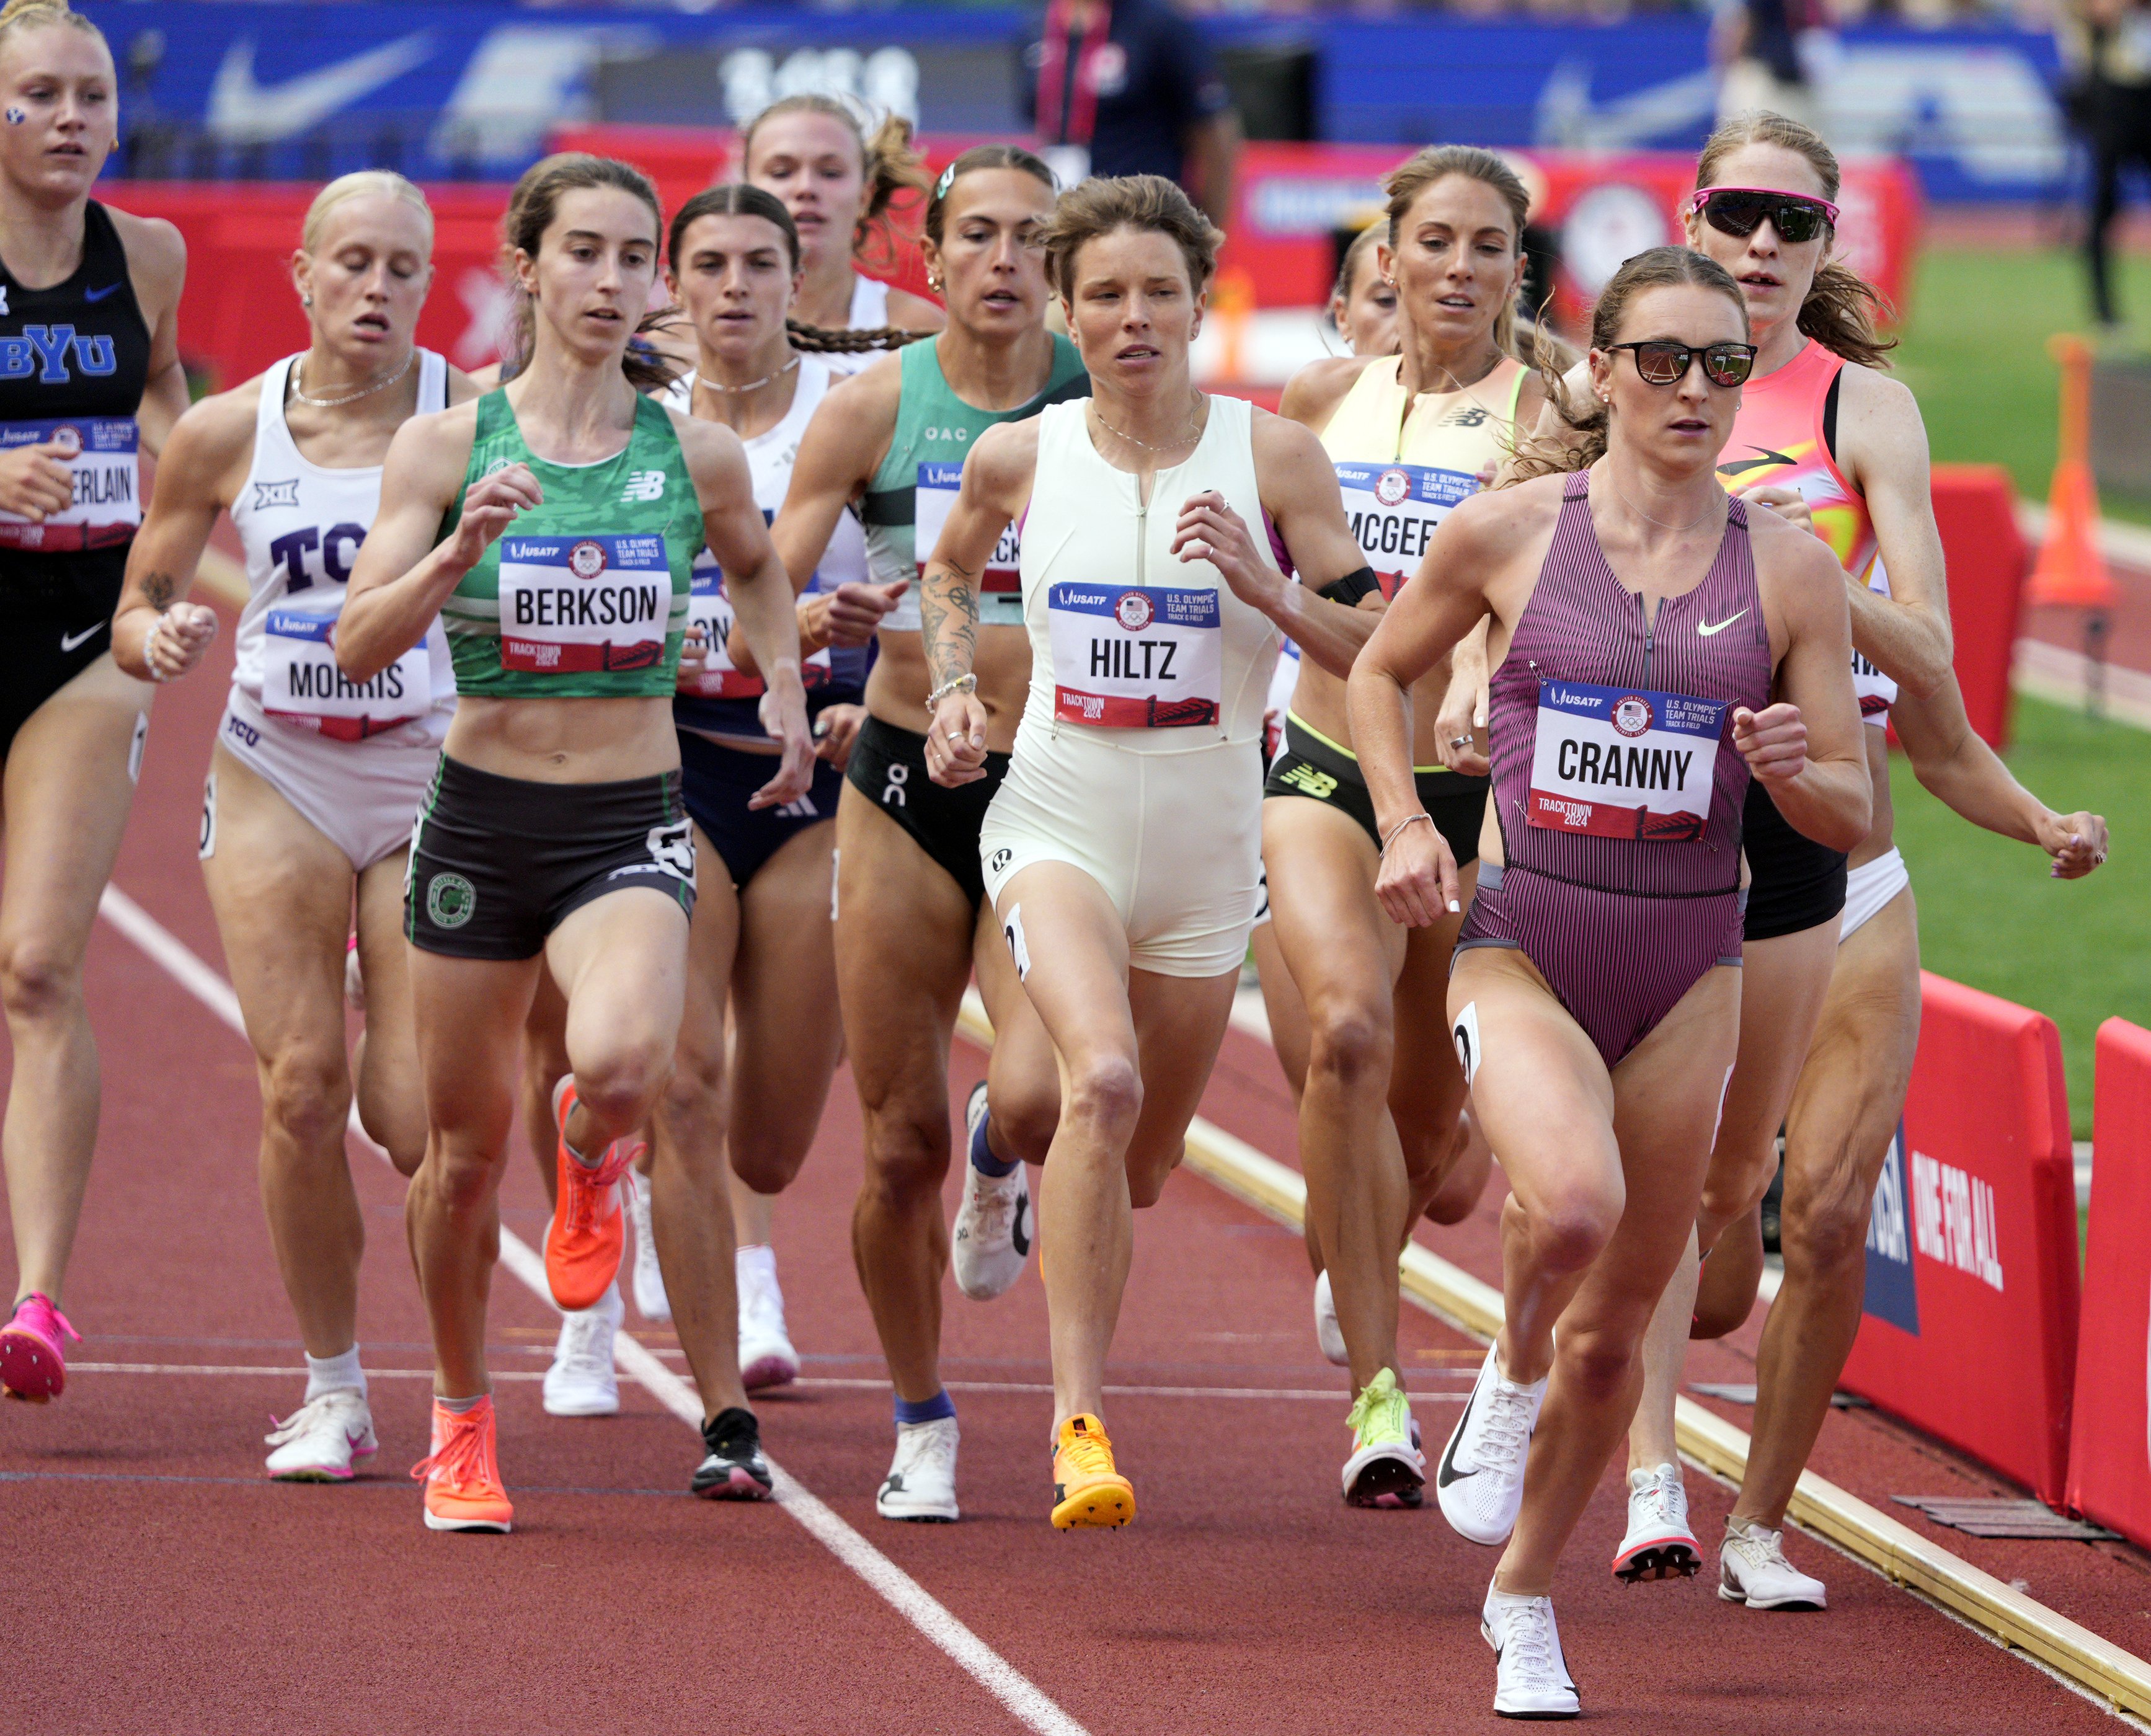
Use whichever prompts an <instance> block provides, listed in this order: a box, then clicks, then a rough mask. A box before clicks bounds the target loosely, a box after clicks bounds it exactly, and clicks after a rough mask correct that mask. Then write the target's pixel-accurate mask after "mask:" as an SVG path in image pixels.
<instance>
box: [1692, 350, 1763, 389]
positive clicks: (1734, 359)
mask: <svg viewBox="0 0 2151 1736" xmlns="http://www.w3.org/2000/svg"><path fill="white" fill-rule="evenodd" d="M1754 367H1755V357H1754V352H1752V351H1750V350H1749V348H1748V347H1746V346H1745V345H1744V344H1713V345H1712V346H1711V347H1709V348H1708V349H1707V350H1705V351H1704V352H1703V372H1705V373H1707V374H1708V375H1709V376H1710V378H1711V382H1712V383H1713V384H1714V385H1718V386H1739V385H1742V384H1744V383H1745V382H1746V380H1747V378H1748V376H1749V373H1751V372H1753V371H1754Z"/></svg>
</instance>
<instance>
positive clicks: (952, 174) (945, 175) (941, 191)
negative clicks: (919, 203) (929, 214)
mask: <svg viewBox="0 0 2151 1736" xmlns="http://www.w3.org/2000/svg"><path fill="white" fill-rule="evenodd" d="M955 184H956V165H955V164H954V163H951V164H949V166H948V167H947V168H946V169H944V170H942V171H941V179H940V180H938V181H936V182H934V198H935V199H936V200H943V199H946V198H947V197H948V196H949V188H951V187H953V186H954V185H955Z"/></svg>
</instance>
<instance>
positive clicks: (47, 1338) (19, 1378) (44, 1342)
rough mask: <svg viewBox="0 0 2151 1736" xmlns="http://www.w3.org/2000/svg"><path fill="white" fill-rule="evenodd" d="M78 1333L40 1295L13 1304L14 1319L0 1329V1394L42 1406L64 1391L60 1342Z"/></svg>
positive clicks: (64, 1370) (34, 1293)
mask: <svg viewBox="0 0 2151 1736" xmlns="http://www.w3.org/2000/svg"><path fill="white" fill-rule="evenodd" d="M61 1339H73V1340H74V1341H75V1343H77V1344H80V1343H81V1342H82V1334H80V1333H78V1332H77V1331H76V1330H75V1329H74V1328H73V1327H72V1326H70V1325H68V1322H67V1316H66V1315H65V1314H63V1313H61V1312H60V1311H59V1310H58V1308H54V1307H53V1304H52V1300H51V1298H49V1297H47V1296H46V1295H44V1294H43V1293H41V1292H39V1291H37V1290H33V1291H32V1292H31V1293H29V1294H28V1295H27V1296H25V1297H24V1298H23V1299H22V1300H21V1301H20V1302H18V1303H16V1304H15V1318H13V1319H12V1320H10V1321H9V1322H8V1324H6V1325H5V1326H0V1393H5V1394H7V1395H8V1397H9V1398H11V1399H24V1400H26V1401H27V1402H28V1403H30V1404H43V1403H45V1402H46V1401H47V1400H48V1399H57V1398H58V1397H59V1395H60V1394H62V1393H63V1392H65V1391H66V1390H67V1358H66V1357H65V1356H63V1354H61V1353H60V1340H61Z"/></svg>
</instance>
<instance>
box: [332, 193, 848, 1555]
mask: <svg viewBox="0 0 2151 1736" xmlns="http://www.w3.org/2000/svg"><path fill="white" fill-rule="evenodd" d="M661 227H662V224H661V219H660V213H659V210H658V205H657V198H656V195H655V193H654V192H652V191H651V190H650V185H649V183H648V182H647V181H645V180H644V179H643V178H642V176H641V175H640V174H639V173H638V172H637V171H635V170H633V169H630V168H629V167H628V166H627V165H626V164H621V163H615V162H611V161H609V160H607V159H603V158H597V157H568V158H564V159H556V160H555V161H554V164H552V166H551V167H550V168H549V170H548V172H547V173H546V174H545V175H544V176H542V177H540V179H539V181H538V182H537V184H536V185H534V186H533V187H532V188H530V189H529V192H528V197H527V199H526V200H525V201H524V205H522V206H521V208H520V209H519V212H518V215H517V231H516V233H515V234H514V235H513V236H512V237H511V239H513V240H514V242H515V245H516V249H517V256H516V266H517V273H518V276H519V280H520V282H521V284H522V286H523V288H524V291H525V292H526V293H527V295H528V296H529V309H530V317H531V319H532V321H533V324H532V329H531V334H530V342H529V343H528V344H527V345H526V346H524V352H525V353H527V354H528V355H529V358H530V360H529V366H528V367H525V368H524V371H523V372H521V373H519V374H518V375H517V377H515V379H514V381H513V382H511V383H509V385H508V386H506V387H502V388H500V389H499V390H498V391H495V392H488V394H487V395H486V396H485V397H482V398H479V399H478V400H477V401H476V402H475V403H473V404H471V405H467V406H458V407H456V408H454V409H452V410H448V411H444V412H442V413H441V414H440V415H438V416H429V417H420V418H416V419H415V420H414V421H412V423H411V424H410V425H409V426H408V427H407V428H404V429H403V430H402V432H400V433H398V434H397V437H396V438H395V440H394V442H393V443H392V444H391V446H390V448H389V453H388V464H387V473H386V475H385V476H384V478H383V481H382V499H383V501H384V502H385V503H386V504H385V506H384V509H383V511H382V515H381V518H380V519H379V520H378V521H377V524H376V525H375V528H374V530H373V532H372V534H371V535H370V536H369V537H368V538H367V541H366V544H365V546H364V547H363V548H362V549H361V550H360V552H359V559H358V563H357V572H356V573H355V574H354V576H353V578H352V585H351V592H350V596H349V599H348V600H347V602H346V604H345V606H344V613H343V620H342V627H341V629H340V630H339V632H338V635H337V661H338V663H339V664H340V665H341V666H342V669H343V671H344V672H345V674H346V675H347V676H350V677H351V678H352V680H354V681H367V680H371V679H372V677H373V676H377V675H378V674H379V673H380V672H381V671H383V670H385V669H386V668H387V667H388V666H390V665H391V664H392V663H393V662H394V661H395V660H396V659H397V657H399V656H401V655H402V654H403V652H404V651H405V650H407V649H408V648H409V647H410V646H411V645H413V644H415V643H416V642H417V641H418V638H419V637H420V635H422V634H423V632H424V630H426V627H427V626H428V624H429V623H430V622H431V621H432V620H433V616H434V615H435V614H437V613H438V614H440V615H442V617H443V624H444V625H445V626H446V628H447V630H448V642H449V645H450V648H451V650H453V653H454V655H455V665H456V683H457V687H458V691H459V692H460V694H461V698H460V700H459V701H458V706H457V709H456V716H455V721H454V722H453V725H451V726H450V728H449V731H448V740H447V742H446V744H445V747H444V749H443V756H442V759H441V762H440V767H439V769H438V772H436V774H435V777H434V779H433V785H432V787H431V788H430V789H429V790H428V793H427V796H426V798H425V804H424V806H423V808H422V809H421V810H420V815H419V821H418V828H417V831H416V832H415V833H414V834H413V837H412V848H411V871H410V878H409V882H408V889H407V912H406V916H405V923H406V929H405V932H406V934H407V936H408V938H409V939H410V940H411V941H412V945H413V947H414V949H415V951H414V954H413V957H412V967H411V975H412V992H413V995H414V998H415V1001H416V1005H417V1015H418V1053H419V1060H420V1066H421V1070H422V1072H423V1077H424V1081H425V1088H426V1103H427V1116H428V1136H427V1146H426V1158H425V1161H424V1162H423V1163H422V1164H421V1165H420V1167H419V1170H418V1175H417V1177H415V1178H414V1179H413V1181H412V1187H411V1193H410V1205H409V1213H408V1215H409V1217H410V1229H411V1243H412V1256H413V1258H414V1261H415V1263H416V1264H417V1266H418V1275H419V1287H420V1288H421V1290H422V1291H423V1293H424V1295H425V1298H426V1305H427V1312H428V1315H429V1316H430V1318H431V1320H432V1324H433V1342H434V1351H435V1359H436V1372H435V1402H434V1407H433V1452H432V1454H431V1455H429V1456H428V1458H427V1459H426V1460H424V1461H423V1462H422V1464H421V1465H419V1466H418V1469H417V1470H416V1471H415V1472H414V1475H419V1476H421V1477H423V1480H424V1482H425V1490H426V1495H425V1518H426V1523H427V1525H428V1526H429V1527H431V1528H433V1529H434V1530H482V1531H505V1530H507V1529H508V1528H509V1523H510V1521H511V1518H512V1509H511V1507H510V1506H509V1501H508V1496H507V1493H506V1491H505V1490H504V1488H503V1487H502V1485H501V1480H500V1475H499V1470H498V1468H497V1466H498V1459H497V1454H496V1450H495V1445H494V1428H493V1407H492V1401H491V1399H490V1397H489V1395H488V1389H489V1387H490V1384H491V1382H490V1378H489V1376H488V1374H487V1372H486V1363H485V1346H484V1332H485V1304H486V1290H487V1288H488V1280H489V1279H490V1277H491V1274H492V1267H493V1259H494V1258H495V1244H496V1239H497V1238H496V1237H495V1234H494V1231H493V1223H494V1218H493V1212H494V1196H495V1193H496V1192H497V1190H498V1188H499V1182H500V1173H501V1170H502V1167H503V1166H504V1163H505V1162H506V1157H507V1151H506V1147H507V1141H508V1131H509V1120H510V1116H511V1111H512V1109H513V1104H514V1079H515V1076H516V1070H517V1050H518V1046H519V1041H520V1039H521V1035H522V1031H523V1025H524V1014H525V1012H526V1010H528V1008H529V1003H530V997H531V993H532V990H533V989H534V985H535V983H536V980H537V979H538V977H539V974H540V972H541V970H546V969H549V971H550V973H551V974H552V975H553V977H554V979H555V980H556V981H557V982H558V983H559V986H560V988H561V990H562V992H563V994H564V996H565V998H566V1000H567V1047H568V1054H569V1060H570V1061H571V1062H572V1064H573V1069H574V1070H573V1072H572V1073H571V1074H570V1075H569V1076H568V1077H567V1078H565V1079H564V1080H562V1081H561V1082H560V1086H559V1088H558V1090H557V1091H556V1092H555V1096H554V1118H555V1121H556V1122H557V1124H558V1125H559V1128H560V1134H561V1138H560V1148H559V1204H558V1205H557V1206H556V1207H555V1208H554V1213H553V1219H552V1223H551V1227H549V1230H548V1232H547V1234H546V1237H545V1269H546V1277H547V1279H548V1281H549V1284H550V1286H551V1288H552V1291H553V1294H554V1299H555V1300H557V1301H558V1302H559V1303H561V1304H562V1305H563V1306H564V1307H581V1306H587V1305H588V1304H589V1303H591V1302H593V1301H595V1299H596V1298H597V1297H598V1296H599V1295H600V1294H601V1293H603V1292H604V1290H605V1288H606V1286H607V1285H608V1284H610V1283H611V1281H612V1278H613V1274H614V1273H615V1270H616V1269H617V1268H618V1265H619V1262H620V1243H621V1239H622V1232H621V1224H620V1211H619V1207H618V1201H617V1198H616V1190H615V1184H616V1183H617V1182H618V1181H619V1178H620V1174H621V1172H623V1171H624V1170H625V1168H626V1167H627V1166H628V1164H629V1163H630V1162H632V1160H633V1158H634V1157H635V1155H637V1148H636V1146H635V1145H634V1144H632V1143H630V1141H631V1139H632V1136H633V1135H634V1134H635V1131H636V1130H637V1129H639V1128H640V1126H642V1125H643V1123H644V1122H645V1121H646V1120H647V1119H648V1117H649V1115H650V1111H651V1110H652V1109H653V1108H654V1107H655V1101H656V1099H657V1096H658V1095H659V1093H660V1091H661V1090H662V1088H663V1086H664V1084H665V1081H666V1077H667V1076H669V1074H670V1073H671V1068H672V1064H673V1054H674V1050H675V1047H676V1041H677V1039H678V1035H679V1029H680V1020H681V1003H682V998H683V995H684V990H685V979H686V952H687V936H688V915H689V913H690V912H691V909H692V908H693V904H694V896H695V885H694V873H695V856H694V838H693V833H692V831H691V825H690V822H688V820H687V819H686V817H685V815H684V813H683V812H682V811H681V795H680V773H679V769H678V768H679V741H678V736H677V735H676V733H675V731H674V730H673V727H672V718H671V695H672V691H673V685H674V678H675V671H676V667H677V666H678V662H679V658H680V650H681V630H682V628H683V626H684V625H685V622H686V615H687V610H688V595H689V588H690V582H691V581H690V574H691V566H692V564H693V561H694V557H695V555H696V553H697V552H698V551H699V550H700V549H701V548H702V546H703V545H704V544H705V543H707V544H708V545H709V547H710V548H711V550H712V551H713V552H714V553H715V554H716V556H717V559H718V560H719V561H720V562H721V564H723V566H724V568H725V569H726V572H727V573H730V574H735V575H736V580H735V582H734V584H733V585H732V587H731V597H732V601H733V604H734V605H735V607H736V608H737V609H738V610H739V611H740V613H741V615H742V616H743V618H744V619H745V620H746V623H747V632H748V635H749V636H750V637H751V638H752V639H753V640H755V641H756V643H757V649H758V650H759V651H760V652H761V654H762V655H761V660H762V667H763V668H764V669H765V670H766V671H768V672H769V674H770V677H771V692H770V694H769V696H767V698H766V699H765V701H763V706H764V716H766V717H767V719H768V720H769V721H770V722H771V725H772V729H773V730H774V731H775V732H776V733H777V735H779V736H781V738H782V741H783V742H784V753H783V757H782V760H781V761H779V762H777V766H776V767H775V768H774V775H773V776H772V777H771V779H770V781H769V782H768V783H767V785H766V786H765V787H763V788H762V790H761V791H760V792H758V793H757V795H756V797H754V798H753V799H754V800H755V801H757V802H761V803H762V804H764V805H781V804H782V803H783V802H787V801H794V800H797V798H798V797H799V796H801V795H802V794H803V793H804V792H805V790H806V788H807V782H808V775H809V766H810V763H811V757H812V745H811V742H810V741H809V738H808V736H807V717H806V701H805V696H804V694H803V692H802V690H801V686H800V681H799V674H798V666H797V635H796V633H795V631H794V629H793V616H792V610H791V607H790V601H791V599H790V592H789V588H788V586H787V584H786V581H785V579H784V574H783V569H782V565H781V564H780V563H779V562H778V561H777V558H776V554H775V552H774V551H773V550H772V549H771V548H770V547H769V545H768V537H767V531H766V530H765V529H764V528H763V525H762V514H761V513H760V511H759V510H757V508H756V506H755V504H754V499H753V489H752V482H751V478H750V477H749V473H748V469H747V461H746V457H745V454H744V453H742V452H741V449H740V447H739V443H738V439H737V437H736V436H735V435H733V434H732V433H730V432H729V431H728V430H724V429H720V428H714V427H712V426H711V424H709V423H703V422H697V421H693V420H691V419H689V418H686V417H683V416H681V415H679V414H677V413H676V412H673V411H670V410H667V409H666V408H664V407H662V406H660V405H659V404H657V403H655V402H652V401H650V400H649V399H647V398H645V397H642V396H640V393H639V392H637V390H636V387H637V385H638V384H639V383H640V382H639V380H638V379H637V377H636V374H637V372H639V371H640V366H641V364H640V363H639V362H637V361H636V360H635V358H634V357H630V355H629V352H628V344H627V341H628V338H629V337H630V334H631V333H632V332H633V330H634V328H635V321H636V319H637V318H638V316H640V311H641V310H642V308H643V307H644V306H645V303H646V301H647V300H648V296H649V291H650V282H651V281H652V280H653V279H654V277H655V275H656V271H657V265H658V237H659V235H660V230H661ZM444 526H448V527H452V528H450V529H448V533H447V534H446V536H445V539H442V540H439V541H438V545H437V544H436V539H437V538H441V536H442V531H443V527H444ZM428 551H430V552H428ZM675 1156H676V1154H671V1153H666V1152H660V1157H659V1162H660V1169H662V1168H663V1167H666V1166H667V1165H668V1164H670V1163H671V1162H673V1161H674V1159H675ZM683 1179H684V1178H683ZM692 1185H693V1184H692V1182H691V1181H689V1182H686V1186H685V1187H683V1188H682V1190H681V1191H682V1192H688V1191H689V1190H691V1187H692ZM659 1192H660V1197H664V1196H666V1195H668V1194H669V1193H670V1192H671V1189H670V1188H669V1187H665V1186H662V1185H660V1188H659ZM696 1278H697V1279H698V1281H699V1280H703V1279H705V1278H706V1273H701V1272H697V1273H696ZM714 1327H715V1323H714V1322H713V1321H711V1320H710V1319H708V1318H699V1317H698V1315H697V1313H696V1312H694V1311H689V1312H687V1313H683V1315H682V1317H681V1328H682V1330H681V1345H682V1348H683V1349H685V1350H686V1353H687V1359H688V1362H689V1364H690V1366H691V1368H692V1369H694V1371H695V1374H696V1381H697V1384H698V1385H699V1386H700V1388H701V1394H702V1399H703V1404H704V1416H705V1420H704V1425H703V1438H704V1440H705V1441H706V1444H707V1445H708V1447H709V1455H708V1457H707V1458H706V1459H705V1460H704V1461H703V1463H702V1465H701V1468H700V1469H699V1470H697V1471H696V1475H695V1486H696V1489H697V1490H698V1491H705V1492H709V1493H713V1494H718V1495H729V1494H747V1495H752V1494H754V1493H757V1492H760V1491H764V1490H766V1489H767V1486H768V1484H767V1470H766V1469H763V1468H762V1465H761V1460H760V1454H759V1450H758V1448H757V1444H756V1431H755V1427H754V1420H753V1418H752V1415H751V1414H749V1413H748V1412H747V1410H746V1407H745V1403H744V1400H745V1396H746V1395H745V1394H744V1393H742V1392H741V1390H740V1389H739V1386H738V1384H737V1380H736V1377H735V1376H734V1375H733V1374H732V1373H731V1357H730V1354H729V1353H730V1351H731V1344H730V1343H729V1342H728V1340H727V1339H726V1337H725V1336H724V1335H722V1334H719V1333H717V1332H716V1331H715V1330H714ZM757 1472H758V1473H759V1475H757Z"/></svg>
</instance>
